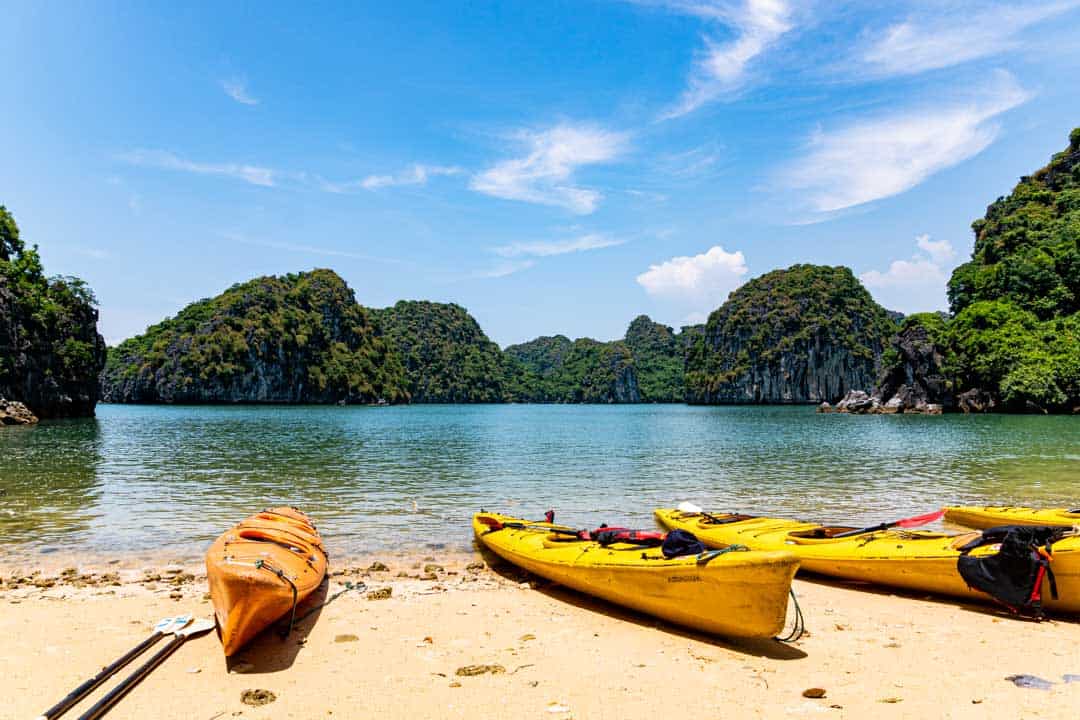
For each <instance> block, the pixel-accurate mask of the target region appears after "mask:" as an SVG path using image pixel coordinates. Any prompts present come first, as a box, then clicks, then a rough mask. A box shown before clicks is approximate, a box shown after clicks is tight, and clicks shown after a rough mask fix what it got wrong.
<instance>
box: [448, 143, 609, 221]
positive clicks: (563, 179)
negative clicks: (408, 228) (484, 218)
mask: <svg viewBox="0 0 1080 720" xmlns="http://www.w3.org/2000/svg"><path fill="white" fill-rule="evenodd" d="M517 139H518V140H519V141H520V142H522V143H523V144H524V145H525V146H526V147H527V149H528V153H527V154H526V155H525V156H523V157H519V158H514V159H511V160H504V161H502V162H500V163H497V164H495V165H493V166H492V167H490V168H488V169H487V170H485V171H483V172H481V173H479V174H477V175H475V176H473V178H472V180H471V182H470V183H469V187H470V188H472V189H473V190H475V191H476V192H479V193H483V194H485V195H492V196H494V197H498V198H504V199H506V200H520V201H523V202H532V203H539V204H541V205H555V206H557V207H563V208H566V209H567V210H570V211H571V212H575V213H578V214H581V215H587V214H589V213H591V212H593V211H594V210H595V209H596V206H597V204H598V203H599V202H600V199H601V198H602V197H603V196H602V195H601V194H600V193H599V192H598V191H596V190H590V189H586V188H582V187H577V186H575V185H573V184H572V183H573V175H574V172H575V171H576V170H577V169H578V168H579V167H582V166H586V165H595V164H598V163H604V162H610V161H612V160H614V159H616V158H617V157H619V155H621V154H622V153H623V152H624V151H625V149H626V146H627V143H628V138H627V136H626V135H625V134H624V133H619V132H612V131H610V130H604V129H602V128H599V127H596V126H592V125H568V124H562V125H556V126H555V127H553V128H550V129H548V130H543V131H539V132H531V131H526V132H521V133H519V134H518V135H517Z"/></svg>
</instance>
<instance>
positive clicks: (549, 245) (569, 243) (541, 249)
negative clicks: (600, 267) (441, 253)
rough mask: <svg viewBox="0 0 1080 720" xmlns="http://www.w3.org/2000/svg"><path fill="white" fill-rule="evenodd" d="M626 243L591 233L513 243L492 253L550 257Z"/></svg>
mask: <svg viewBox="0 0 1080 720" xmlns="http://www.w3.org/2000/svg"><path fill="white" fill-rule="evenodd" d="M625 242H626V241H625V240H616V239H615V238H609V237H606V236H604V235H600V234H598V233H590V234H588V235H582V236H581V237H578V238H573V239H570V240H554V241H549V242H517V243H511V244H510V245H501V246H499V247H496V248H492V252H494V253H495V254H497V255H501V256H503V257H519V256H522V255H532V256H534V257H550V256H552V255H566V254H568V253H579V252H585V251H586V250H600V249H601V248H609V247H615V246H616V245H622V244H623V243H625Z"/></svg>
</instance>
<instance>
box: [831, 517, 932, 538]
mask: <svg viewBox="0 0 1080 720" xmlns="http://www.w3.org/2000/svg"><path fill="white" fill-rule="evenodd" d="M944 514H945V511H944V510H937V511H935V512H932V513H927V514H926V515H916V516H915V517H910V518H904V519H903V520H894V521H893V522H886V523H881V524H880V525H874V526H873V527H868V528H863V529H861V530H848V531H847V532H842V533H840V534H839V535H833V539H834V540H835V539H836V538H846V537H854V536H856V535H863V534H865V533H871V532H878V531H879V530H889V529H891V528H894V527H918V526H920V525H925V524H926V523H931V522H934V521H935V520H937V519H938V518H940V517H941V516H942V515H944Z"/></svg>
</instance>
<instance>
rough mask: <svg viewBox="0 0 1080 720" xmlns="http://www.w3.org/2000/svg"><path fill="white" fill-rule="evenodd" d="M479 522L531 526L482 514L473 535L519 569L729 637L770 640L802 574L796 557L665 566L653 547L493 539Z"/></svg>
mask: <svg viewBox="0 0 1080 720" xmlns="http://www.w3.org/2000/svg"><path fill="white" fill-rule="evenodd" d="M481 515H482V516H485V517H488V518H494V519H495V520H496V521H498V522H500V523H505V522H517V523H523V522H526V521H522V520H519V519H516V518H510V517H507V516H504V515H498V514H493V513H482V514H478V515H477V516H475V517H474V518H473V530H474V532H475V533H476V537H477V540H478V542H479V543H480V544H482V545H483V546H484V547H486V548H488V549H489V550H491V551H492V552H494V553H495V554H497V555H499V556H500V557H502V558H503V559H505V560H507V561H508V562H511V563H513V564H514V565H517V566H518V567H521V568H523V569H525V570H528V571H529V572H531V573H534V574H536V575H539V576H541V577H544V578H547V579H548V580H551V581H553V582H556V583H559V584H560V585H564V586H566V587H568V588H571V589H573V590H576V591H578V592H581V593H584V594H586V595H592V596H594V597H598V598H601V599H603V600H607V601H609V602H612V603H615V604H617V605H622V606H624V607H628V608H631V609H633V610H637V611H639V612H643V613H646V614H648V615H653V616H655V617H658V618H662V619H664V620H667V621H670V622H672V623H675V624H678V625H682V626H684V627H688V628H692V629H695V630H701V631H704V632H708V633H714V634H717V635H724V636H727V637H750V638H768V637H774V636H775V635H777V634H779V633H780V632H781V631H782V630H783V628H784V623H785V620H786V616H787V606H788V595H789V591H790V589H791V580H792V578H793V577H794V575H795V571H796V569H797V568H798V561H797V560H796V559H795V557H794V556H793V555H792V554H791V553H788V552H765V553H762V552H738V551H736V552H729V553H725V554H723V555H720V556H717V557H714V558H712V559H711V560H710V561H708V562H707V563H704V564H698V559H697V557H698V556H696V555H694V556H687V557H681V558H674V559H670V560H668V559H665V558H664V557H663V555H662V554H661V553H660V549H659V548H655V547H654V548H642V547H641V546H640V545H629V544H622V543H615V544H612V545H610V546H607V547H602V546H601V545H600V544H599V543H595V542H591V541H580V540H576V539H572V538H571V539H566V538H565V537H564V536H560V535H556V534H553V533H548V532H544V530H543V529H540V530H523V529H512V528H503V529H501V530H494V531H492V530H491V529H490V528H489V526H488V525H486V524H484V523H482V522H480V521H479V520H478V519H477V518H479V517H481ZM529 524H530V526H532V527H538V528H542V527H544V526H547V527H555V526H550V525H548V524H547V523H529ZM642 555H644V556H645V557H646V558H648V559H642Z"/></svg>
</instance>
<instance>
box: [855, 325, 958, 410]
mask: <svg viewBox="0 0 1080 720" xmlns="http://www.w3.org/2000/svg"><path fill="white" fill-rule="evenodd" d="M946 320H947V318H946V317H942V315H939V314H936V313H925V314H919V315H912V316H910V317H907V318H905V319H904V321H903V323H902V324H901V327H900V330H899V332H897V333H896V335H894V336H893V337H892V338H891V339H890V341H889V347H888V349H887V350H886V351H885V353H884V355H883V357H882V363H881V365H882V367H881V373H880V374H879V375H878V381H877V387H875V388H874V392H873V398H874V400H875V401H876V404H877V405H878V407H879V409H880V411H881V412H884V413H896V412H901V413H902V412H923V413H931V414H936V413H938V412H940V411H941V410H942V409H946V410H948V409H951V408H952V407H953V406H954V405H955V400H954V398H953V393H952V380H951V379H950V378H949V376H948V371H947V370H946V368H945V353H946V352H947V350H946V349H945V348H944V347H942V345H941V342H942V340H941V338H942V333H943V332H944V328H945V322H946Z"/></svg>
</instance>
